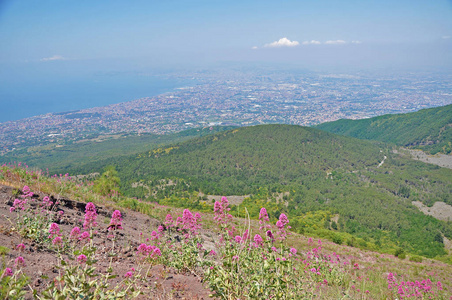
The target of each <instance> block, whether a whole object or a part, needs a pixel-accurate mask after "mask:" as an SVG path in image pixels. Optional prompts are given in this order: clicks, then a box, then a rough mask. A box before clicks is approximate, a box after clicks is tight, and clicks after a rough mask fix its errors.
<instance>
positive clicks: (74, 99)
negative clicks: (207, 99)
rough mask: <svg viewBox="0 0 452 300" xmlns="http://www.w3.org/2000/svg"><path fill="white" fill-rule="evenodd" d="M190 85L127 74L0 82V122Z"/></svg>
mask: <svg viewBox="0 0 452 300" xmlns="http://www.w3.org/2000/svg"><path fill="white" fill-rule="evenodd" d="M193 85H196V81H195V80H191V79H179V78H174V77H171V76H155V75H153V76H148V75H142V74H130V73H125V74H121V73H119V74H102V75H99V74H96V75H91V76H83V77H72V78H65V77H62V78H56V77H53V78H33V80H27V79H25V80H24V82H20V81H19V82H17V83H15V82H8V83H5V82H3V83H2V82H0V122H6V121H13V120H19V119H24V118H28V117H32V116H37V115H42V114H46V113H51V112H52V113H56V112H66V111H74V110H80V109H85V108H92V107H99V106H106V105H110V104H115V103H121V102H126V101H132V100H135V99H139V98H143V97H152V96H156V95H159V94H162V93H167V92H172V91H175V90H176V88H181V87H187V86H193Z"/></svg>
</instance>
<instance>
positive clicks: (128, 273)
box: [124, 271, 133, 278]
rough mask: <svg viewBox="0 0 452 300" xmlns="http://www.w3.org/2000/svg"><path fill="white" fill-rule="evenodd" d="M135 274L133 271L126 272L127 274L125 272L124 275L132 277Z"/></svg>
mask: <svg viewBox="0 0 452 300" xmlns="http://www.w3.org/2000/svg"><path fill="white" fill-rule="evenodd" d="M132 276H133V273H132V272H131V271H128V272H126V274H124V277H126V278H130V277H132Z"/></svg>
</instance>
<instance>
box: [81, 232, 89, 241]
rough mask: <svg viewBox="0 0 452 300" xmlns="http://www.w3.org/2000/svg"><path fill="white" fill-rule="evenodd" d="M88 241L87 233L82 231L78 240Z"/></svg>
mask: <svg viewBox="0 0 452 300" xmlns="http://www.w3.org/2000/svg"><path fill="white" fill-rule="evenodd" d="M86 239H89V232H88V231H83V233H82V234H81V235H80V237H79V240H80V241H83V240H86Z"/></svg>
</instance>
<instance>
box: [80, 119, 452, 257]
mask: <svg viewBox="0 0 452 300" xmlns="http://www.w3.org/2000/svg"><path fill="white" fill-rule="evenodd" d="M384 157H386V159H384ZM383 160H384V162H383V163H382V161H383ZM107 165H114V166H116V168H117V170H118V172H119V176H120V177H121V185H122V187H121V191H122V192H123V193H125V194H127V195H130V196H135V197H138V198H145V197H146V198H148V200H152V201H159V202H162V203H167V204H172V205H185V206H189V207H193V208H202V205H201V204H202V203H201V202H200V200H201V199H200V198H199V197H198V193H199V192H203V193H205V194H219V195H233V194H235V195H245V194H251V197H250V198H247V199H246V200H245V202H244V203H243V204H242V206H246V207H247V209H248V210H249V212H250V214H251V215H258V210H259V209H260V207H262V206H266V207H267V208H268V209H269V212H270V214H271V215H272V216H274V217H276V216H277V215H279V213H281V212H285V213H287V214H288V215H289V216H290V217H291V220H292V221H291V222H292V223H291V225H292V227H293V228H294V230H296V231H300V232H305V231H310V232H315V234H317V235H324V236H328V237H330V238H331V239H333V240H335V241H336V242H338V243H342V242H344V243H345V242H347V243H349V244H350V245H359V246H360V247H364V248H371V249H380V250H385V251H391V250H390V249H395V248H398V247H399V248H400V249H404V250H405V251H409V252H412V253H417V254H420V255H425V256H430V257H433V256H437V255H445V254H446V252H445V250H444V245H443V243H442V236H443V235H445V236H447V237H450V238H452V222H443V221H438V220H436V219H434V218H433V217H430V216H425V215H423V214H422V213H421V212H419V211H418V209H417V208H415V207H414V206H413V205H412V204H411V202H412V201H415V200H419V201H422V202H424V203H425V204H427V205H431V204H432V203H434V202H435V201H445V202H446V203H449V204H452V198H451V195H452V171H451V170H449V169H444V168H439V167H436V166H432V165H428V164H424V163H421V162H416V161H411V160H408V159H405V158H402V157H399V156H398V155H397V154H394V153H392V152H391V151H390V149H388V148H386V147H385V145H384V144H377V143H375V142H369V141H364V140H358V139H354V138H350V137H343V136H338V135H335V134H331V133H327V132H324V131H321V130H318V129H315V128H306V127H300V126H290V125H263V126H255V127H246V128H238V129H234V130H230V131H226V132H220V133H217V134H215V135H211V136H205V137H202V138H197V139H193V140H190V141H186V142H183V143H179V144H174V145H171V146H166V147H161V148H157V149H153V150H151V151H147V152H144V153H141V154H137V155H132V156H128V157H116V158H112V159H109V160H105V161H102V162H98V163H96V164H91V165H85V166H83V167H81V168H78V169H74V170H73V172H74V173H77V174H80V173H87V172H92V171H94V170H96V171H99V170H100V169H101V168H102V167H104V166H107ZM256 212H257V214H256ZM336 214H337V215H338V216H339V218H338V219H337V220H336V219H334V216H335V215H336Z"/></svg>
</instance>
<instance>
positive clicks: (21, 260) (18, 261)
mask: <svg viewBox="0 0 452 300" xmlns="http://www.w3.org/2000/svg"><path fill="white" fill-rule="evenodd" d="M14 266H15V267H16V268H17V267H19V268H20V267H25V260H24V258H23V257H22V256H18V257H17V258H16V259H15V260H14Z"/></svg>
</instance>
